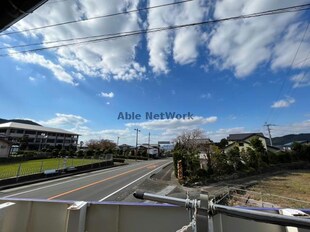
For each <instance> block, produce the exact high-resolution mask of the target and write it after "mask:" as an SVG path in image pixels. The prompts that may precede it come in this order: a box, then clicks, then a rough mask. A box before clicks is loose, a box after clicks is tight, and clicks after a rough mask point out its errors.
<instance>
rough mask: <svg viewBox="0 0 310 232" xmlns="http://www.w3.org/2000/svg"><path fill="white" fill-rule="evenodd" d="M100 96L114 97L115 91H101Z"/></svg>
mask: <svg viewBox="0 0 310 232" xmlns="http://www.w3.org/2000/svg"><path fill="white" fill-rule="evenodd" d="M99 96H100V97H105V98H113V97H114V93H113V92H110V93H105V92H101V93H100V94H99Z"/></svg>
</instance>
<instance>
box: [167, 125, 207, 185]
mask: <svg viewBox="0 0 310 232" xmlns="http://www.w3.org/2000/svg"><path fill="white" fill-rule="evenodd" d="M205 139H206V137H205V135H204V132H203V131H202V130H199V129H195V130H192V131H184V132H183V133H182V134H181V135H179V136H178V137H177V138H176V140H175V141H176V146H175V148H174V151H173V157H174V165H175V173H177V169H176V167H177V162H178V161H179V160H181V161H182V166H183V174H184V177H185V178H187V179H188V180H193V179H194V178H195V177H196V176H197V171H198V170H199V167H200V162H199V156H198V154H199V151H204V150H207V149H208V147H207V144H205V143H204V142H202V141H204V140H205ZM209 160H210V166H211V158H210V159H209Z"/></svg>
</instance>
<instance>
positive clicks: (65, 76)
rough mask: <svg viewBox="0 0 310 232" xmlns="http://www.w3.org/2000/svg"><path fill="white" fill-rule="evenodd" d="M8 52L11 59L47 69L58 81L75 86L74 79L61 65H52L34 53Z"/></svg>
mask: <svg viewBox="0 0 310 232" xmlns="http://www.w3.org/2000/svg"><path fill="white" fill-rule="evenodd" d="M10 52H12V54H11V57H12V58H13V59H15V60H18V61H20V62H24V63H29V64H35V65H40V66H42V67H44V68H47V69H49V70H50V71H51V72H52V73H53V74H54V77H55V78H57V79H58V80H60V81H63V82H66V83H69V84H72V85H76V83H75V82H74V78H73V77H72V76H71V75H70V74H69V73H67V72H66V71H65V70H64V69H63V67H62V66H61V65H59V64H55V63H53V62H52V61H50V60H48V59H46V58H45V57H44V56H42V55H38V54H36V53H14V51H13V50H11V51H10Z"/></svg>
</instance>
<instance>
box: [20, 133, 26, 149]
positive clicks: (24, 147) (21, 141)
mask: <svg viewBox="0 0 310 232" xmlns="http://www.w3.org/2000/svg"><path fill="white" fill-rule="evenodd" d="M19 149H20V150H22V151H24V150H27V149H28V136H27V135H23V137H21V138H20V139H19Z"/></svg>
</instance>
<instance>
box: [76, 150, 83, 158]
mask: <svg viewBox="0 0 310 232" xmlns="http://www.w3.org/2000/svg"><path fill="white" fill-rule="evenodd" d="M76 155H77V157H79V158H82V157H84V152H83V150H78V151H77V152H76Z"/></svg>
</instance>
